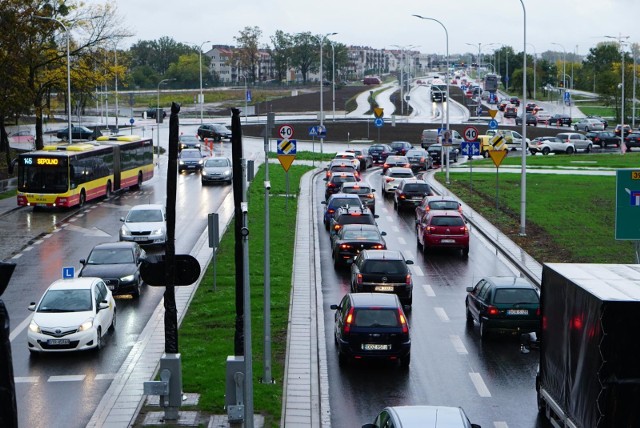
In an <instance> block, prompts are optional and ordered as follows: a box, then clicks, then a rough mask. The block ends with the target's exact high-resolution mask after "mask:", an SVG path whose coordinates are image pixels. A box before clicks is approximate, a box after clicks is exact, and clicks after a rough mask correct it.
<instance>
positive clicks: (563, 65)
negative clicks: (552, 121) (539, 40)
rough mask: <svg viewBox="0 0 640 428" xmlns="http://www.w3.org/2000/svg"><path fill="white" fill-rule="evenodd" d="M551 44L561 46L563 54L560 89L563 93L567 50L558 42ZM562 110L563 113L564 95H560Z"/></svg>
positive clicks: (565, 89) (565, 86) (565, 88)
mask: <svg viewBox="0 0 640 428" xmlns="http://www.w3.org/2000/svg"><path fill="white" fill-rule="evenodd" d="M551 44H552V45H557V46H560V47H561V48H562V51H563V56H562V89H563V93H564V92H566V91H567V74H566V73H567V70H566V67H567V50H566V49H565V48H564V46H562V45H561V44H560V43H551ZM562 112H563V113H564V96H563V97H562Z"/></svg>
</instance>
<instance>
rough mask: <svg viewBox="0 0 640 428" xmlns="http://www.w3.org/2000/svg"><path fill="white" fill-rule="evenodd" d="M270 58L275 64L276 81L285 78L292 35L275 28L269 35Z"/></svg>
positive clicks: (291, 45)
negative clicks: (270, 44)
mask: <svg viewBox="0 0 640 428" xmlns="http://www.w3.org/2000/svg"><path fill="white" fill-rule="evenodd" d="M271 43H272V44H273V48H271V58H272V59H273V63H274V66H275V71H276V75H277V76H278V82H282V81H283V80H285V78H286V73H287V69H288V68H289V60H290V58H291V53H292V49H293V36H292V35H291V34H288V33H285V32H284V31H282V30H277V31H276V33H275V34H274V35H273V36H271Z"/></svg>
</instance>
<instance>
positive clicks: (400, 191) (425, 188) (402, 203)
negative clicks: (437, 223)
mask: <svg viewBox="0 0 640 428" xmlns="http://www.w3.org/2000/svg"><path fill="white" fill-rule="evenodd" d="M432 195H433V192H432V190H431V187H429V185H428V184H427V182H426V181H424V180H418V179H417V178H405V179H404V180H402V181H401V182H400V184H399V185H398V187H396V190H395V192H394V193H393V208H394V209H395V210H396V211H400V210H401V209H402V208H407V207H408V208H412V209H413V208H415V207H417V206H418V205H420V202H422V199H423V198H424V197H425V196H432Z"/></svg>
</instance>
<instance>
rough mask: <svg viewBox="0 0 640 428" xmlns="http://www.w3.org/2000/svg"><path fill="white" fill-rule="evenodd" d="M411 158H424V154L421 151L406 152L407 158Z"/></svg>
mask: <svg viewBox="0 0 640 428" xmlns="http://www.w3.org/2000/svg"><path fill="white" fill-rule="evenodd" d="M411 156H424V152H423V151H422V150H409V151H408V152H407V157H411Z"/></svg>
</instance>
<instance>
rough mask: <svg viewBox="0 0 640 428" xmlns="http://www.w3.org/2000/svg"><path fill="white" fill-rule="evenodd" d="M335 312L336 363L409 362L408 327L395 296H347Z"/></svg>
mask: <svg viewBox="0 0 640 428" xmlns="http://www.w3.org/2000/svg"><path fill="white" fill-rule="evenodd" d="M331 309H333V310H335V311H336V312H335V328H334V339H335V343H336V349H337V350H338V362H339V364H340V365H341V366H344V365H346V364H347V363H348V362H349V361H352V360H353V359H356V358H357V359H377V360H388V361H394V362H395V361H400V365H401V366H402V367H403V368H407V367H409V364H410V363H411V337H410V334H409V324H408V322H407V317H406V315H405V313H404V311H403V309H402V305H401V304H400V301H399V300H398V297H397V296H395V295H393V294H378V293H355V294H354V293H347V294H346V295H345V296H344V297H343V298H342V300H341V301H340V304H339V305H331Z"/></svg>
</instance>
